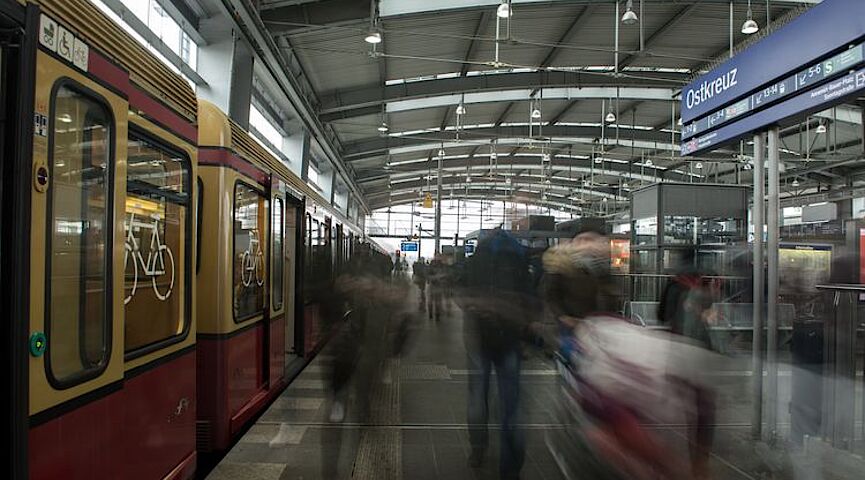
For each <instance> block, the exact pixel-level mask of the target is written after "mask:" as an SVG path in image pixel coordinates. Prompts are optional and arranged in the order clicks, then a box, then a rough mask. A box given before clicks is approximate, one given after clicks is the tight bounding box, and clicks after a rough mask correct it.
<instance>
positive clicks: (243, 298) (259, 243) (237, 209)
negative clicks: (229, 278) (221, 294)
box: [233, 183, 267, 322]
mask: <svg viewBox="0 0 865 480" xmlns="http://www.w3.org/2000/svg"><path fill="white" fill-rule="evenodd" d="M233 222H234V289H233V290H234V321H235V322H241V321H243V320H246V319H249V318H251V317H254V316H256V315H258V314H260V313H261V312H262V311H263V310H264V306H265V303H264V298H265V295H264V294H265V287H264V284H265V280H266V271H265V265H266V263H265V261H264V259H265V258H267V256H266V255H265V249H266V247H267V245H266V243H264V242H265V241H266V239H265V236H264V234H265V226H266V223H265V222H267V198H266V197H264V196H263V195H261V193H259V192H258V191H257V190H254V189H253V188H252V187H249V186H247V185H245V184H242V183H237V184H236V185H235V187H234V219H233Z"/></svg>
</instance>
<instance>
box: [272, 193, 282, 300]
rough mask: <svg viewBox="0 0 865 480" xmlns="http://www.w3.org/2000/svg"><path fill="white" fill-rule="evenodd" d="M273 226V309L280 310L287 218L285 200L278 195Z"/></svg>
mask: <svg viewBox="0 0 865 480" xmlns="http://www.w3.org/2000/svg"><path fill="white" fill-rule="evenodd" d="M272 218H273V226H272V227H271V232H273V233H271V235H272V236H273V246H272V247H271V248H272V249H271V255H273V276H272V277H271V278H272V279H273V285H272V288H273V309H274V310H279V309H281V308H282V297H283V276H284V275H285V252H284V251H283V245H284V244H285V219H284V218H283V200H282V199H281V198H279V197H276V198H275V199H274V201H273V216H272Z"/></svg>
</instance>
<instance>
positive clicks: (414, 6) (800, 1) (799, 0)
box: [381, 0, 820, 17]
mask: <svg viewBox="0 0 865 480" xmlns="http://www.w3.org/2000/svg"><path fill="white" fill-rule="evenodd" d="M512 1H513V5H514V8H515V9H516V12H517V13H516V14H515V16H516V15H518V14H519V9H520V8H521V5H526V6H527V7H530V6H531V5H532V4H533V3H537V2H538V0H512ZM565 2H567V3H568V4H584V5H588V4H593V3H598V0H546V2H545V3H548V4H562V3H565ZM733 2H734V3H736V4H738V5H746V4H747V3H748V0H733ZM819 2H820V0H773V1H772V3H773V6H776V7H777V6H788V5H813V4H816V3H819ZM499 3H501V0H472V1H466V0H435V1H429V0H381V15H382V17H391V16H403V15H418V14H434V13H437V12H443V11H444V12H447V11H459V10H469V9H484V8H487V9H495V7H496V6H497V5H498V4H499ZM676 3H679V4H685V5H691V4H703V5H707V4H715V5H718V4H720V5H726V4H728V3H730V0H676Z"/></svg>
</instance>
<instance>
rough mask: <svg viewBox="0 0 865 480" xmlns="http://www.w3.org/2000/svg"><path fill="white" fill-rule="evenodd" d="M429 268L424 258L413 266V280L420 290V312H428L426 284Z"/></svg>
mask: <svg viewBox="0 0 865 480" xmlns="http://www.w3.org/2000/svg"><path fill="white" fill-rule="evenodd" d="M428 270H429V267H428V266H427V264H426V261H425V260H424V259H423V257H418V259H417V261H416V262H414V265H413V266H412V280H413V281H414V284H415V285H416V286H417V288H418V310H420V311H424V310H426V284H427V271H428Z"/></svg>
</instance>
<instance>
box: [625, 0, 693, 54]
mask: <svg viewBox="0 0 865 480" xmlns="http://www.w3.org/2000/svg"><path fill="white" fill-rule="evenodd" d="M696 8H697V4H693V5H689V6H687V7H685V8H682V9H680V10H679V11H678V12H676V14H675V15H673V17H672V18H670V19H669V20H668V21H667V22H666V23H664V24H663V25H661V26H660V27H659V28H658V29H657V30H655V31H654V32H652V34H651V35H649V38H647V39H646V42H645V44H644V45H643V47H644V49H643V51H641V52H636V53H633V54H631V55H628V56H626V57H625V58H623V59H622V60H621V61H620V62H619V68H624V67H627V66H629V65H630V64H632V63H634V61H636V60H637V59H639V58H640V57H642V56H645V55H649V56H651V52H650V51H649V50H650V49H651V48H652V47H653V46H654V45H655V43H657V42H658V40H659V39H660V38H661V37H663V36H664V35H666V34H667V32H669V31H671V30H673V29H675V28H676V27H677V26H678V25H679V24H680V23H681V22H682V20H684V19H685V18H686V17H687V16H688V15H689V14H690V13H691V12H693V11H694V10H695V9H696Z"/></svg>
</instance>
